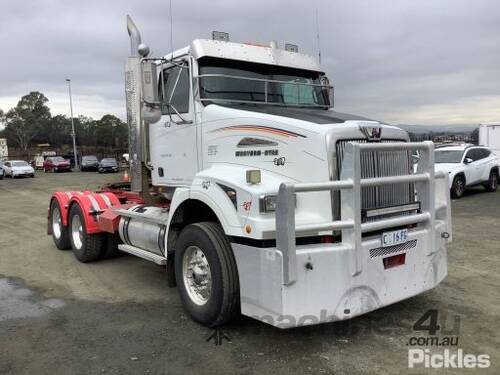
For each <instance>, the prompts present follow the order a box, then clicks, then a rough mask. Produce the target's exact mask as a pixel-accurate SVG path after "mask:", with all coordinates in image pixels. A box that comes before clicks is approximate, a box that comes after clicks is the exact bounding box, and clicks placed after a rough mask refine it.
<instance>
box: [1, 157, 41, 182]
mask: <svg viewBox="0 0 500 375" xmlns="http://www.w3.org/2000/svg"><path fill="white" fill-rule="evenodd" d="M2 168H3V171H4V173H5V176H9V177H11V178H15V177H22V176H26V177H35V170H34V169H33V167H32V166H31V165H29V164H28V163H27V162H25V161H24V160H7V161H6V162H4V163H3V167H2Z"/></svg>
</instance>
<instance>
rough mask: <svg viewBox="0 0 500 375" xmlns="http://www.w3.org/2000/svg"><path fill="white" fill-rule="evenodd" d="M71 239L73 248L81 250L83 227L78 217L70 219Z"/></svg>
mask: <svg viewBox="0 0 500 375" xmlns="http://www.w3.org/2000/svg"><path fill="white" fill-rule="evenodd" d="M71 238H72V239H73V244H74V245H75V247H76V248H77V249H81V247H82V244H83V226H82V222H81V220H80V216H78V215H75V216H73V217H72V218H71Z"/></svg>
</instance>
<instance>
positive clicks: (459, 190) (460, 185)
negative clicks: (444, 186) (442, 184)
mask: <svg viewBox="0 0 500 375" xmlns="http://www.w3.org/2000/svg"><path fill="white" fill-rule="evenodd" d="M464 192H465V179H464V178H463V177H462V176H455V178H454V179H453V184H452V185H451V190H450V193H451V197H452V198H455V199H460V198H462V196H463V195H464Z"/></svg>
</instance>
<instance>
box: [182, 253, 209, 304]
mask: <svg viewBox="0 0 500 375" xmlns="http://www.w3.org/2000/svg"><path fill="white" fill-rule="evenodd" d="M182 271H183V272H182V273H183V280H184V286H185V288H186V291H187V293H188V295H189V297H190V298H191V300H192V301H193V302H194V303H195V304H197V305H200V306H201V305H204V304H205V303H206V302H207V301H208V299H209V298H210V294H211V291H212V277H211V273H210V265H209V264H208V260H207V258H206V256H205V254H204V253H203V251H202V250H201V249H200V248H199V247H197V246H190V247H188V248H187V249H186V251H185V253H184V258H183V260H182Z"/></svg>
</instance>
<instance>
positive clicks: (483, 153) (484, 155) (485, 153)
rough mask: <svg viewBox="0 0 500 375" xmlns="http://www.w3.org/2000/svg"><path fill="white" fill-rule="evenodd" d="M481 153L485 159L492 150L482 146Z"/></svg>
mask: <svg viewBox="0 0 500 375" xmlns="http://www.w3.org/2000/svg"><path fill="white" fill-rule="evenodd" d="M481 153H482V156H483V157H482V158H483V159H485V158H487V157H488V156H490V155H491V151H490V150H488V149H486V148H482V149H481Z"/></svg>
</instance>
